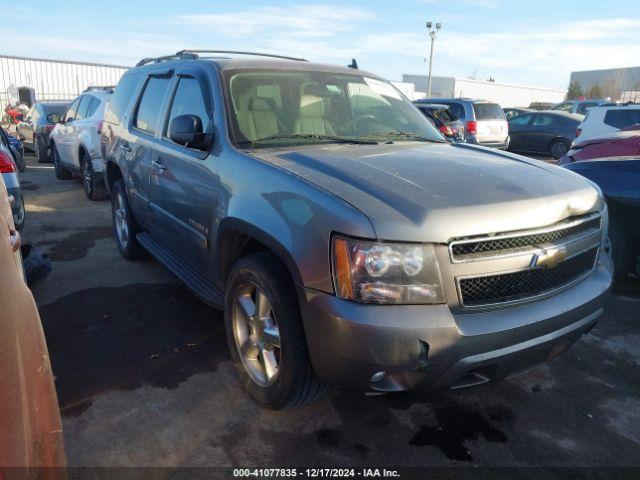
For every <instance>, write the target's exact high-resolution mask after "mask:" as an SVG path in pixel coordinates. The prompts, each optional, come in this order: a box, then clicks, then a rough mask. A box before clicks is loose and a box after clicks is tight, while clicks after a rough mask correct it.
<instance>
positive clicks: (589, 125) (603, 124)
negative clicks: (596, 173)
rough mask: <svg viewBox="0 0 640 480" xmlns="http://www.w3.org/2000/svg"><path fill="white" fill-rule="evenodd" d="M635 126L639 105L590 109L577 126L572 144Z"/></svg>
mask: <svg viewBox="0 0 640 480" xmlns="http://www.w3.org/2000/svg"><path fill="white" fill-rule="evenodd" d="M636 124H640V105H617V106H613V107H598V108H590V109H589V110H587V114H586V116H585V117H584V119H583V120H582V123H581V124H580V125H578V130H577V131H576V138H575V139H574V141H573V143H574V144H575V143H577V142H583V141H584V140H589V139H591V138H595V137H600V136H602V135H608V134H610V133H612V132H617V131H618V130H623V129H625V128H628V127H630V126H632V125H636Z"/></svg>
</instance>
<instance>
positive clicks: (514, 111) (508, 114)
mask: <svg viewBox="0 0 640 480" xmlns="http://www.w3.org/2000/svg"><path fill="white" fill-rule="evenodd" d="M503 110H504V116H505V118H506V119H507V122H508V121H509V120H511V119H512V118H513V117H515V116H516V115H520V114H522V113H531V112H533V111H535V110H533V109H531V108H523V107H509V108H503Z"/></svg>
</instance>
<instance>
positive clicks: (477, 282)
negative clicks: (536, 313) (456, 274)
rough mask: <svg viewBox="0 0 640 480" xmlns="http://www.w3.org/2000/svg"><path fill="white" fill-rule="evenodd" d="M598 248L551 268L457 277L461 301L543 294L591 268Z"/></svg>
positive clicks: (477, 302) (488, 301)
mask: <svg viewBox="0 0 640 480" xmlns="http://www.w3.org/2000/svg"><path fill="white" fill-rule="evenodd" d="M597 256H598V248H597V247H595V248H592V249H590V250H587V251H584V252H582V253H579V254H577V255H575V256H573V257H571V258H568V259H566V260H565V261H563V262H561V263H559V264H558V265H556V266H554V267H551V268H535V269H531V270H521V271H517V272H511V273H501V274H496V275H488V276H478V277H473V278H461V279H458V288H459V292H460V297H461V298H460V299H461V302H462V305H463V306H465V307H478V306H485V305H494V304H499V303H507V302H512V301H517V300H522V299H525V298H530V297H535V296H539V295H544V294H545V293H548V292H551V291H553V290H557V289H558V288H560V287H563V286H566V285H569V284H571V283H573V282H575V281H577V280H579V279H580V278H582V277H583V276H585V275H586V274H588V273H589V272H590V271H591V270H593V268H594V265H595V262H596V259H597Z"/></svg>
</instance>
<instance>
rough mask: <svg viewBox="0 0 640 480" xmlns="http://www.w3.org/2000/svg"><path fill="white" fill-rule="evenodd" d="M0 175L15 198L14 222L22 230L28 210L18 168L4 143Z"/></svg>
mask: <svg viewBox="0 0 640 480" xmlns="http://www.w3.org/2000/svg"><path fill="white" fill-rule="evenodd" d="M0 174H2V179H3V181H4V185H5V188H6V189H7V191H8V192H9V195H12V196H13V207H12V209H13V222H14V224H15V227H16V229H17V230H20V229H21V228H22V227H23V225H24V219H25V214H26V209H25V205H24V200H23V198H22V189H21V188H20V179H19V178H18V167H17V165H16V162H15V160H14V159H13V155H12V154H11V150H9V149H8V148H7V147H6V146H5V145H4V143H2V142H0Z"/></svg>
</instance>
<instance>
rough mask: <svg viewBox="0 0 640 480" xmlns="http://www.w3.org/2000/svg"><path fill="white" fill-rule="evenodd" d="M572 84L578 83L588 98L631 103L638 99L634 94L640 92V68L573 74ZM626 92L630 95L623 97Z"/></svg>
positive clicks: (585, 71) (610, 69)
mask: <svg viewBox="0 0 640 480" xmlns="http://www.w3.org/2000/svg"><path fill="white" fill-rule="evenodd" d="M570 82H571V83H577V84H578V85H579V86H580V88H581V90H582V92H583V94H584V96H586V97H588V98H611V99H613V100H623V101H629V100H633V99H635V98H636V95H633V92H637V91H639V90H640V67H626V68H609V69H606V70H584V71H580V72H571V79H570ZM624 92H630V93H627V94H626V95H625V96H624V97H623V94H624ZM627 97H629V98H627ZM636 101H637V100H636Z"/></svg>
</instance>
